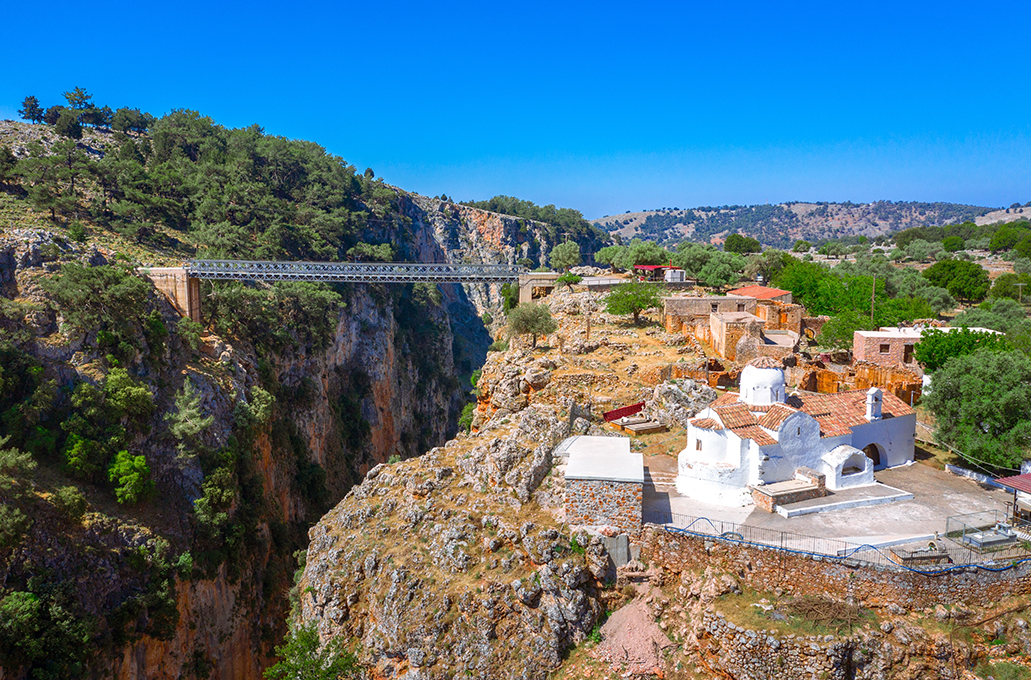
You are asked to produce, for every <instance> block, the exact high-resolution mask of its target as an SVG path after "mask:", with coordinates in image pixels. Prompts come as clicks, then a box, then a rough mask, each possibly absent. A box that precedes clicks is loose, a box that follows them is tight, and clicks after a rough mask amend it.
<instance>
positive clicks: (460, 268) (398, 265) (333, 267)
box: [186, 260, 527, 283]
mask: <svg viewBox="0 0 1031 680" xmlns="http://www.w3.org/2000/svg"><path fill="white" fill-rule="evenodd" d="M526 271H527V269H526V267H523V266H520V265H509V264H446V263H443V264H433V263H423V262H411V263H408V262H278V261H270V260H266V261H261V260H193V261H191V262H190V263H189V264H187V265H186V272H187V274H188V275H189V276H191V277H193V278H198V279H235V280H248V281H354V282H366V283H371V282H379V283H406V282H410V281H437V282H465V283H477V282H478V283H504V282H509V281H515V280H517V279H518V278H519V275H520V274H524V273H526Z"/></svg>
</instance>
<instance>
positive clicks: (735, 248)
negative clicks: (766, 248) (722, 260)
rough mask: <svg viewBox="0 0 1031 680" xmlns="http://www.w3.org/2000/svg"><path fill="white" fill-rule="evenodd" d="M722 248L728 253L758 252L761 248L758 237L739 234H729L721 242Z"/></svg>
mask: <svg viewBox="0 0 1031 680" xmlns="http://www.w3.org/2000/svg"><path fill="white" fill-rule="evenodd" d="M723 250H725V251H726V252H728V253H758V252H759V251H760V250H762V244H761V243H759V239H756V238H752V237H751V236H742V235H741V234H731V235H730V236H728V237H727V240H726V241H724V243H723Z"/></svg>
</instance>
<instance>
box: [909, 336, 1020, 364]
mask: <svg viewBox="0 0 1031 680" xmlns="http://www.w3.org/2000/svg"><path fill="white" fill-rule="evenodd" d="M1009 349H1012V346H1011V345H1010V343H1009V341H1008V340H1007V339H1006V336H1005V335H997V334H996V333H986V332H983V331H972V330H970V329H969V328H960V329H958V330H951V331H942V330H939V329H937V328H929V329H927V330H925V331H924V332H923V334H922V335H921V336H920V342H918V343H917V344H916V347H915V349H914V353H915V354H916V359H917V361H919V362H920V363H921V364H923V366H924V368H925V369H927V370H928V371H932V372H933V371H937V370H938V369H939V368H941V367H942V366H944V365H945V364H946V363H947V362H948V361H949V360H950V359H954V358H955V357H961V356H966V355H968V354H973V353H975V352H979V351H981V350H987V351H994V352H1003V351H1006V350H1009Z"/></svg>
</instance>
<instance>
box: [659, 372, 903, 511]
mask: <svg viewBox="0 0 1031 680" xmlns="http://www.w3.org/2000/svg"><path fill="white" fill-rule="evenodd" d="M915 436H916V413H915V412H914V411H913V409H912V408H910V407H909V406H908V405H906V404H905V403H904V402H903V401H901V400H900V399H898V398H897V397H896V396H895V395H893V394H891V393H885V392H882V391H881V390H880V389H879V388H876V387H873V388H870V389H869V390H865V391H863V390H855V391H850V392H839V393H837V394H794V395H791V396H789V395H788V394H787V388H786V386H785V380H784V371H783V370H782V368H781V367H780V364H779V362H777V361H775V360H773V359H770V358H768V357H760V358H758V359H755V360H753V361H751V362H750V363H749V364H748V365H747V366H746V367H745V368H744V370H743V371H742V372H741V387H740V393H739V394H726V395H724V396H722V397H720V398H719V399H717V400H716V401H714V402H713V403H712V404H711V405H710V406H709V408H707V409H705V410H704V411H702V412H700V413H699V414H698V417H697V418H694V419H693V420H691V421H689V423H688V428H687V445H686V447H685V448H684V450H683V451H681V452H680V456H679V460H678V475H677V490H678V491H679V492H680V493H681V494H683V495H685V496H688V497H691V498H696V499H698V500H702V501H706V502H711V503H718V504H724V505H749V504H751V503H752V502H753V500H752V494H751V488H753V487H757V486H761V485H765V484H774V483H779V482H785V481H788V480H793V479H795V478H796V473H798V472H799V471H800V470H802V471H803V472H804V473H805V475H804V476H807V477H813V476H814V475H813V474H812V473H813V471H815V474H816V476H823V477H824V478H825V484H826V487H827V488H828V489H830V490H832V491H833V490H837V489H843V488H850V487H855V486H862V485H867V484H873V483H874V478H873V471H874V470H875V469H881V468H885V467H894V466H896V465H902V464H905V463H907V462H909V461H912V460H913V451H914V442H915ZM820 483H821V484H823V483H824V481H822V480H821V482H820Z"/></svg>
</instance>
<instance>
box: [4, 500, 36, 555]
mask: <svg viewBox="0 0 1031 680" xmlns="http://www.w3.org/2000/svg"><path fill="white" fill-rule="evenodd" d="M31 526H32V520H31V519H29V518H28V517H26V515H25V513H24V512H22V511H21V510H20V509H19V508H15V507H13V506H10V505H6V504H4V505H0V547H3V546H8V545H14V544H15V543H17V542H18V539H20V538H21V537H22V534H24V533H25V532H26V531H28V530H29V528H30V527H31Z"/></svg>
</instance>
